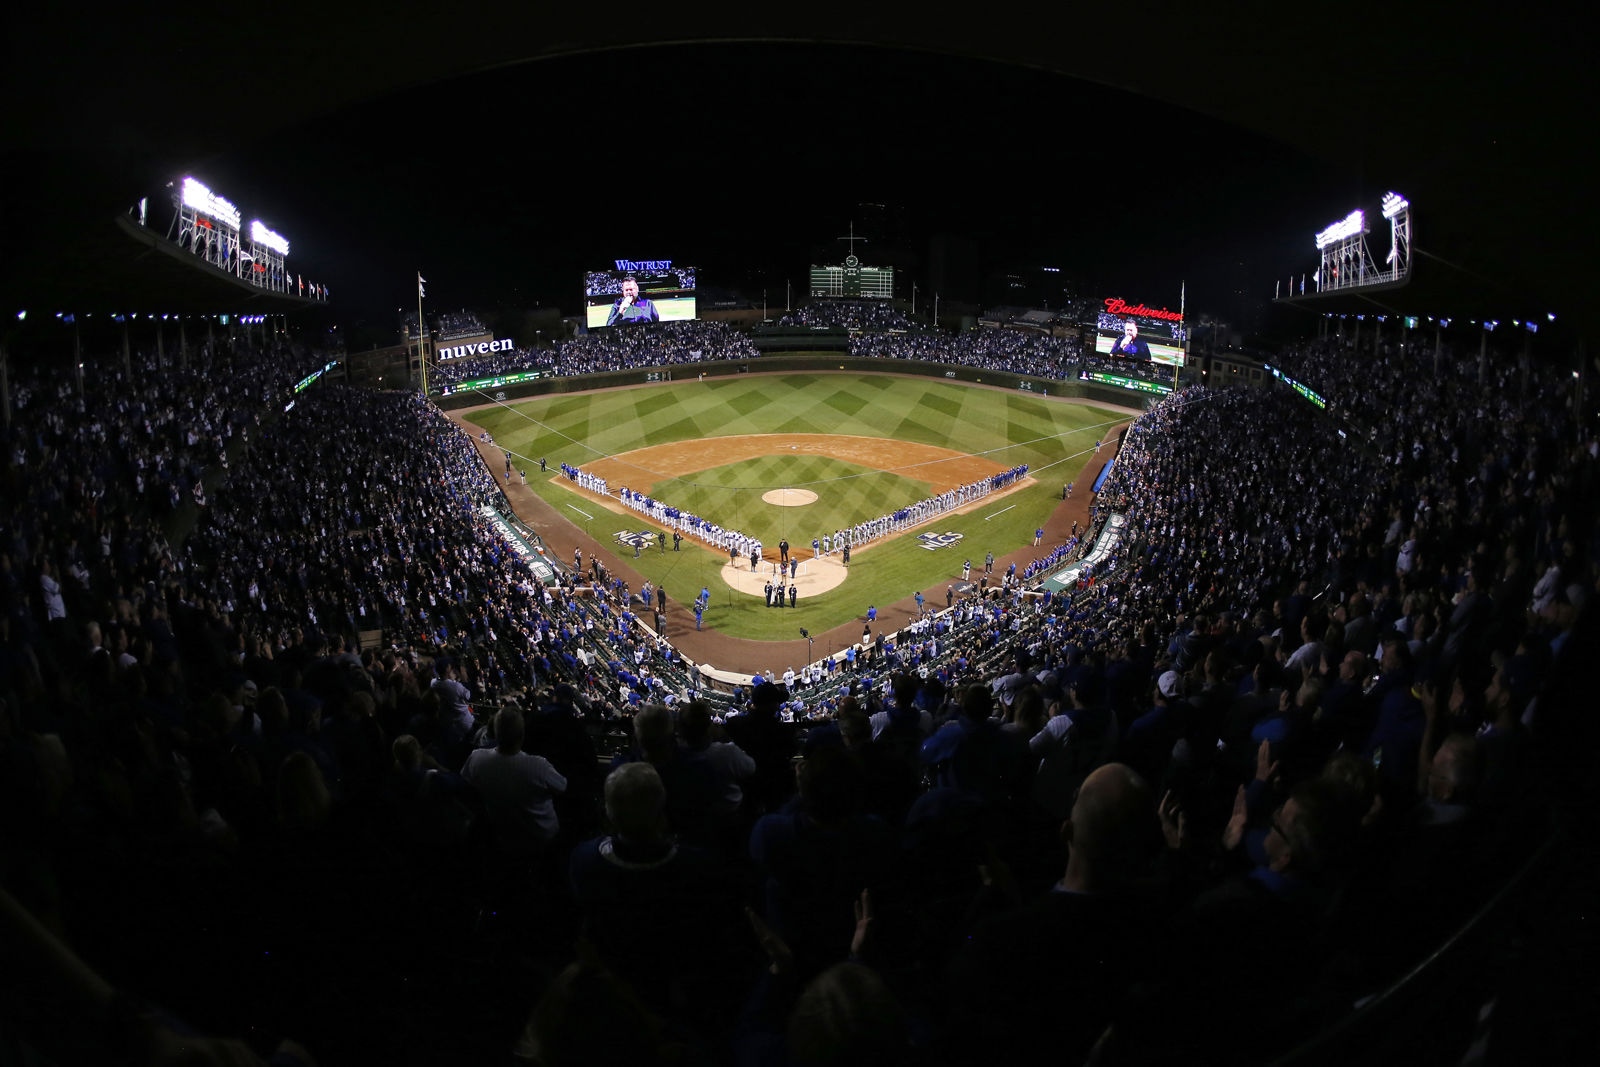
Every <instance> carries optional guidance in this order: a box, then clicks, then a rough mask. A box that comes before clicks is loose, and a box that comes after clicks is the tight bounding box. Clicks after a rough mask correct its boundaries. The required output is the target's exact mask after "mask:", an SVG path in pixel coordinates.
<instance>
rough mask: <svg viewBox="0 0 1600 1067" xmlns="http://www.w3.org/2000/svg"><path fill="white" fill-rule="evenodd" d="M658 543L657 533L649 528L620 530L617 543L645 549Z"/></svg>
mask: <svg viewBox="0 0 1600 1067" xmlns="http://www.w3.org/2000/svg"><path fill="white" fill-rule="evenodd" d="M655 543H656V535H655V534H653V533H651V532H650V531H648V530H618V531H617V544H619V545H627V546H628V547H629V548H638V549H645V548H649V547H651V546H652V545H654V544H655Z"/></svg>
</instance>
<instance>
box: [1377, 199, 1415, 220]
mask: <svg viewBox="0 0 1600 1067" xmlns="http://www.w3.org/2000/svg"><path fill="white" fill-rule="evenodd" d="M1410 206H1411V203H1410V201H1408V200H1407V199H1406V198H1405V197H1403V196H1401V195H1400V194H1399V193H1384V194H1383V217H1384V218H1386V219H1392V218H1394V217H1395V216H1396V215H1398V214H1400V212H1402V211H1404V210H1405V209H1406V208H1408V207H1410Z"/></svg>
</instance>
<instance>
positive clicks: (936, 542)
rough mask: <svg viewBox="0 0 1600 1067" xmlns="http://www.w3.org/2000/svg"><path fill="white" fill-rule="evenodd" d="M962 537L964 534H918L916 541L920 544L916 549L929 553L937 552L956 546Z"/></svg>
mask: <svg viewBox="0 0 1600 1067" xmlns="http://www.w3.org/2000/svg"><path fill="white" fill-rule="evenodd" d="M963 536H965V535H964V534H958V533H942V534H936V533H925V534H918V535H917V540H918V541H919V542H921V544H920V545H919V546H918V547H920V548H925V549H927V550H928V551H929V552H937V551H939V549H941V548H949V547H950V546H951V545H953V544H957V543H958V542H960V540H961V538H962V537H963Z"/></svg>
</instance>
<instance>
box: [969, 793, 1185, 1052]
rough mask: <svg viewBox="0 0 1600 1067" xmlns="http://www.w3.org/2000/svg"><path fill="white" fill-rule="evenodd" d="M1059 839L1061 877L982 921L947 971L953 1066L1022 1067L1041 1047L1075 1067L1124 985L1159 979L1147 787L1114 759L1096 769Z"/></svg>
mask: <svg viewBox="0 0 1600 1067" xmlns="http://www.w3.org/2000/svg"><path fill="white" fill-rule="evenodd" d="M1061 838H1062V840H1063V841H1064V842H1065V844H1066V846H1067V865H1066V870H1065V872H1064V873H1063V874H1062V877H1061V879H1060V881H1058V882H1057V883H1056V884H1055V885H1054V886H1052V887H1051V888H1050V891H1049V892H1047V893H1046V894H1044V895H1043V896H1041V897H1038V898H1036V899H1034V900H1032V901H1030V902H1029V903H1027V904H1026V905H1024V906H1023V907H1021V908H1018V909H1016V910H1013V911H1009V912H1003V913H1000V914H996V915H992V916H991V917H989V918H987V919H985V920H983V921H982V922H980V923H979V925H978V926H977V927H976V928H975V929H974V930H973V932H972V935H971V937H970V938H969V939H968V941H967V944H966V946H965V948H964V950H963V951H962V952H961V953H960V955H959V956H958V957H957V959H956V961H955V962H954V963H953V965H952V968H951V983H950V1000H949V1008H950V1010H951V1011H952V1013H953V1014H954V1016H955V1022H954V1024H953V1025H952V1026H951V1027H950V1031H951V1033H952V1035H953V1036H954V1038H955V1040H956V1041H957V1042H958V1043H959V1045H960V1049H961V1054H960V1055H957V1056H955V1057H953V1060H954V1061H956V1062H990V1063H1014V1062H1023V1061H1024V1059H1025V1058H1027V1057H1028V1054H1029V1053H1030V1052H1032V1051H1035V1050H1038V1049H1041V1048H1050V1049H1052V1050H1053V1051H1054V1052H1055V1053H1057V1054H1058V1055H1059V1058H1060V1060H1061V1062H1064V1063H1080V1062H1083V1060H1084V1059H1085V1057H1087V1056H1088V1053H1089V1050H1090V1048H1091V1047H1093V1045H1094V1043H1095V1041H1096V1039H1097V1038H1098V1037H1099V1036H1100V1034H1101V1032H1102V1031H1103V1030H1104V1029H1105V1028H1106V1026H1107V1025H1108V1024H1109V1023H1110V1022H1111V1020H1112V1017H1113V1014H1114V1013H1115V1011H1116V1009H1117V1007H1118V1005H1119V1004H1120V1002H1121V1000H1122V997H1123V995H1124V994H1125V992H1126V991H1127V990H1128V988H1129V986H1130V985H1131V984H1132V983H1134V982H1135V981H1137V980H1139V979H1140V978H1142V977H1145V976H1152V975H1156V974H1159V973H1160V971H1161V960H1162V958H1163V952H1162V949H1161V943H1162V941H1163V939H1164V938H1163V935H1162V933H1161V931H1162V923H1161V915H1160V911H1159V909H1158V908H1157V907H1156V906H1155V904H1154V903H1153V902H1151V901H1149V900H1145V899H1142V897H1141V894H1140V892H1139V891H1138V890H1137V889H1136V888H1135V886H1136V882H1137V880H1138V879H1139V878H1140V877H1141V875H1142V874H1143V873H1144V872H1145V870H1146V868H1147V865H1148V863H1149V861H1150V859H1151V858H1152V857H1153V856H1154V855H1155V854H1156V853H1157V851H1158V848H1157V845H1158V842H1159V840H1160V835H1159V832H1158V830H1157V823H1156V817H1155V801H1154V798H1153V797H1152V796H1151V793H1150V789H1149V787H1148V786H1147V785H1146V784H1145V781H1144V779H1143V778H1142V777H1140V775H1139V774H1138V773H1137V772H1136V771H1134V770H1133V769H1132V768H1131V767H1128V766H1126V765H1125V764H1120V763H1108V764H1106V765H1105V766H1102V767H1100V768H1098V769H1097V770H1095V771H1094V772H1093V773H1091V774H1090V775H1089V776H1088V777H1087V778H1086V779H1085V780H1084V782H1083V786H1082V788H1081V789H1080V790H1079V791H1078V797H1077V800H1076V801H1075V802H1074V803H1073V805H1072V808H1071V814H1070V816H1069V817H1068V818H1067V820H1066V821H1065V822H1063V823H1062V825H1061Z"/></svg>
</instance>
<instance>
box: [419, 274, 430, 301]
mask: <svg viewBox="0 0 1600 1067" xmlns="http://www.w3.org/2000/svg"><path fill="white" fill-rule="evenodd" d="M427 284H428V279H426V278H424V277H423V276H422V272H421V271H420V270H419V271H417V299H418V300H421V299H422V298H423V297H425V296H427V295H428V290H427V289H426V288H424V286H426V285H427Z"/></svg>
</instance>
